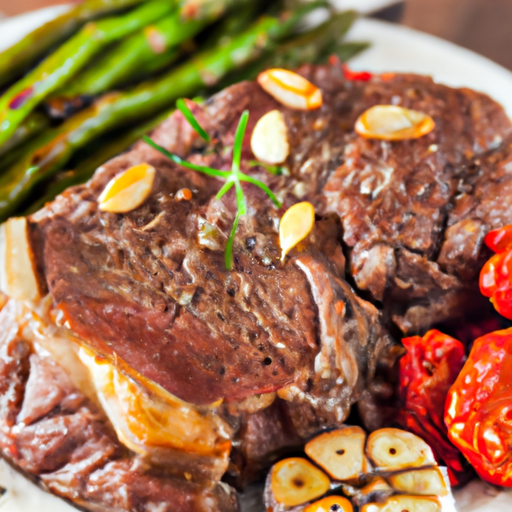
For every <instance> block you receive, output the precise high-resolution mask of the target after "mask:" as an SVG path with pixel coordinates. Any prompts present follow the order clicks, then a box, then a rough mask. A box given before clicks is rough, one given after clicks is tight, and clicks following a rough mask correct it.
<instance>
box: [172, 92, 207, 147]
mask: <svg viewBox="0 0 512 512" xmlns="http://www.w3.org/2000/svg"><path fill="white" fill-rule="evenodd" d="M176 107H177V108H178V110H179V111H180V112H181V113H182V114H183V115H184V116H185V119H186V120H187V121H188V122H189V124H190V126H192V128H194V130H195V131H196V132H197V133H198V134H199V135H200V136H201V138H202V139H203V140H205V141H206V142H210V140H211V139H210V136H209V135H208V134H207V133H206V131H205V130H204V129H203V127H202V126H201V125H200V124H199V122H198V121H197V119H196V118H195V116H194V114H192V111H191V110H190V109H189V108H188V107H187V104H186V103H185V100H183V99H181V98H180V99H179V100H178V101H177V102H176Z"/></svg>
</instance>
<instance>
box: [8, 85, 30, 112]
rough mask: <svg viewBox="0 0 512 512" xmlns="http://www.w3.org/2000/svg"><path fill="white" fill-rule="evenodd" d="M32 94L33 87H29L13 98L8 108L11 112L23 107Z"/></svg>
mask: <svg viewBox="0 0 512 512" xmlns="http://www.w3.org/2000/svg"><path fill="white" fill-rule="evenodd" d="M33 94H34V88H33V87H29V88H28V89H25V90H23V91H21V92H20V93H18V94H17V95H16V96H14V98H13V99H12V100H11V102H10V103H9V108H10V109H11V110H18V109H19V108H21V107H22V106H23V105H25V103H26V102H27V100H29V99H30V98H31V97H32V95H33Z"/></svg>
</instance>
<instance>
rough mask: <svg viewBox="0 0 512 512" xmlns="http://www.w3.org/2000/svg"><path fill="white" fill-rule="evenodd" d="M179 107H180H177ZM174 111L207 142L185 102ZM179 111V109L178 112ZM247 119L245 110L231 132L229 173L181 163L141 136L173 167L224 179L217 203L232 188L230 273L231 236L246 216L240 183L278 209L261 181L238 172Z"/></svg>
mask: <svg viewBox="0 0 512 512" xmlns="http://www.w3.org/2000/svg"><path fill="white" fill-rule="evenodd" d="M180 101H181V103H180ZM180 105H181V107H180ZM177 107H178V109H179V110H180V111H181V112H182V113H183V115H184V116H185V118H186V119H187V121H188V122H189V123H190V125H191V126H192V128H194V130H196V131H197V133H198V134H199V135H201V131H202V132H204V134H205V135H206V137H208V139H206V138H205V137H203V135H201V137H203V139H204V140H208V141H209V140H210V137H209V136H208V134H207V133H206V132H205V131H204V129H203V128H202V127H201V125H200V124H199V122H198V121H197V119H196V118H195V116H194V114H193V113H192V112H191V111H190V109H189V108H188V107H187V106H186V104H185V102H184V101H183V100H178V104H177ZM182 108H183V110H182ZM248 120H249V111H247V110H245V111H244V112H243V114H242V116H241V118H240V121H239V123H238V127H237V129H236V133H235V142H234V144H233V160H232V164H231V171H220V170H219V169H213V168H211V167H206V166H202V165H196V164H192V163H190V162H187V161H186V160H183V159H182V158H180V157H179V156H178V155H175V154H174V153H171V152H170V151H167V150H166V149H165V148H163V147H162V146H160V145H158V144H157V143H156V142H154V141H153V140H151V139H150V138H149V137H147V136H144V141H145V142H146V143H147V144H149V145H150V146H152V147H153V148H155V149H156V150H158V151H160V152H161V153H162V154H164V155H165V156H166V157H167V158H169V159H170V160H171V161H173V162H174V163H175V164H178V165H181V166H183V167H186V168H187V169H192V170H194V171H197V172H201V173H203V174H207V175H208V176H214V177H216V178H221V179H223V180H225V183H224V185H223V186H222V187H221V189H220V190H219V192H218V193H217V195H216V196H215V199H216V200H219V199H221V198H222V196H224V195H225V194H226V193H227V192H228V191H229V190H231V188H232V187H235V191H236V206H237V212H236V216H235V220H234V221H233V226H232V227H231V232H230V234H229V238H228V241H227V243H226V248H225V251H224V263H225V265H226V269H227V270H231V269H232V268H233V243H234V241H235V235H236V230H237V228H238V223H239V221H240V217H242V215H245V214H246V213H247V202H246V200H245V195H244V190H243V188H242V183H241V182H242V181H244V182H246V183H251V184H253V185H256V186H257V187H259V188H260V189H261V190H263V191H264V192H265V194H267V196H268V197H269V198H270V199H271V200H272V202H273V203H274V204H275V205H276V207H277V208H281V202H280V201H279V200H278V199H277V197H276V196H275V194H274V193H273V192H272V190H270V188H268V187H267V185H265V183H263V182H261V181H260V180H257V179H256V178H253V177H252V176H248V175H247V174H244V173H243V172H242V171H241V170H240V164H241V160H242V144H243V141H244V137H245V132H246V130H247V121H248Z"/></svg>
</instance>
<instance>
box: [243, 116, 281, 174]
mask: <svg viewBox="0 0 512 512" xmlns="http://www.w3.org/2000/svg"><path fill="white" fill-rule="evenodd" d="M251 149H252V152H253V153H254V156H255V157H256V158H257V159H258V160H261V161H262V162H265V163H267V164H271V165H276V164H282V163H283V162H284V161H285V160H286V159H287V158H288V155H289V153H290V145H289V144H288V128H287V127H286V123H285V121H284V117H283V114H281V112H279V110H271V111H270V112H267V113H266V114H265V115H264V116H263V117H262V118H260V119H259V121H258V122H257V123H256V126H255V127H254V130H253V132H252V136H251Z"/></svg>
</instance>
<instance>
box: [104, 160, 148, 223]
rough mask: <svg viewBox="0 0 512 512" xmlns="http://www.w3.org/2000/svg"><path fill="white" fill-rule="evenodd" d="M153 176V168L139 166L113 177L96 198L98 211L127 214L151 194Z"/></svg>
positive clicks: (143, 165)
mask: <svg viewBox="0 0 512 512" xmlns="http://www.w3.org/2000/svg"><path fill="white" fill-rule="evenodd" d="M155 175H156V170H155V168H154V167H152V166H151V165H148V164H140V165H136V166H135V167H130V168H129V169H127V170H126V171H124V172H123V173H122V174H120V175H118V176H115V177H114V178H112V179H111V180H110V181H109V183H108V184H107V186H106V187H105V189H104V190H103V192H102V193H101V195H100V197H99V198H98V203H99V209H100V210H102V211H104V212H110V213H127V212H131V211H132V210H135V209H136V208H138V207H139V206H141V205H142V204H143V203H144V201H145V200H146V199H147V198H148V196H149V194H151V189H152V188H153V183H154V181H155Z"/></svg>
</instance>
